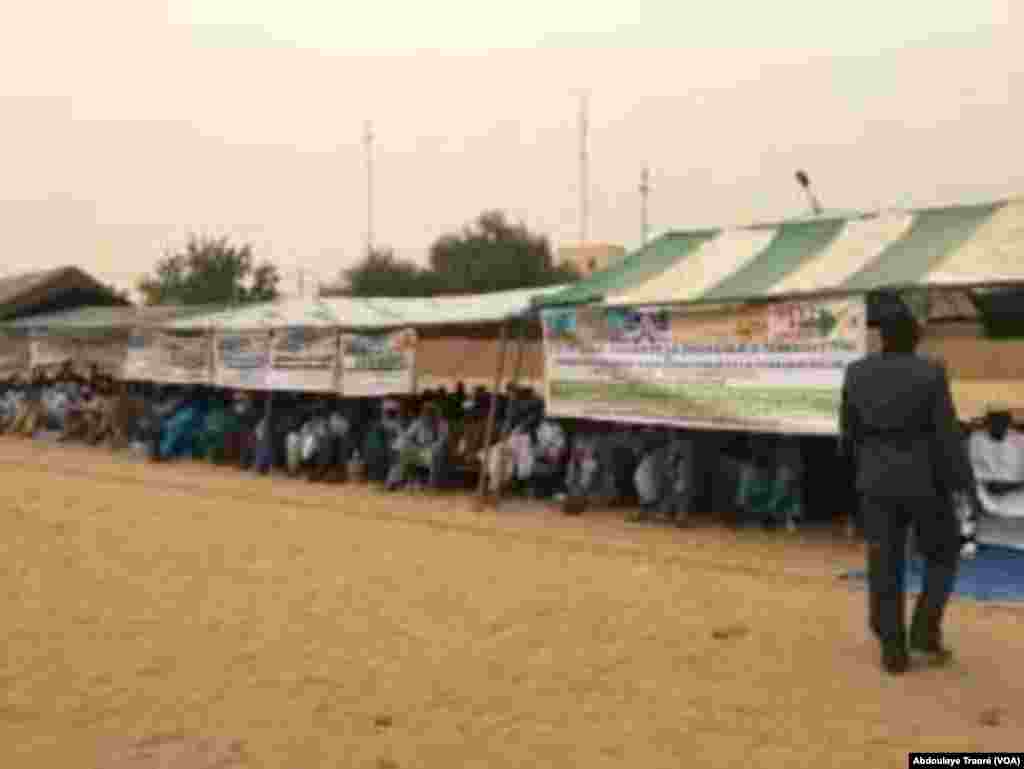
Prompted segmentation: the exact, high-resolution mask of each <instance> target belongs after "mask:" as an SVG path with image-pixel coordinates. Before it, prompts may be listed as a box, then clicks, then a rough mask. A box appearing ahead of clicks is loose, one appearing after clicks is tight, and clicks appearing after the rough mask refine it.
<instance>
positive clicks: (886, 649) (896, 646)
mask: <svg viewBox="0 0 1024 769" xmlns="http://www.w3.org/2000/svg"><path fill="white" fill-rule="evenodd" d="M909 667H910V657H909V656H908V655H907V649H906V647H905V646H904V645H903V644H902V643H883V644H882V668H883V669H884V670H885V672H886V673H889V674H890V675H899V674H900V673H906V672H907V668H909Z"/></svg>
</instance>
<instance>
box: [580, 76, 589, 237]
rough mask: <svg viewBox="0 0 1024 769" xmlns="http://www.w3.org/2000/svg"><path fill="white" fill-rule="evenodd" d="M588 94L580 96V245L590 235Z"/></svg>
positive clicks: (584, 93)
mask: <svg viewBox="0 0 1024 769" xmlns="http://www.w3.org/2000/svg"><path fill="white" fill-rule="evenodd" d="M589 107H590V105H589V94H588V93H587V92H586V91H584V92H583V93H581V94H580V126H579V127H580V245H581V246H583V245H586V244H587V240H588V237H589V235H590V152H589V148H588V139H589V136H588V134H589V131H590V115H589Z"/></svg>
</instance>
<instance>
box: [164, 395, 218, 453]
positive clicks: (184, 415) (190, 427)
mask: <svg viewBox="0 0 1024 769" xmlns="http://www.w3.org/2000/svg"><path fill="white" fill-rule="evenodd" d="M186 393H187V394H186V395H185V402H184V403H183V404H182V405H181V406H180V407H179V408H178V409H177V410H176V411H175V412H174V415H173V416H170V417H168V418H166V419H165V420H164V421H163V424H162V429H161V436H160V451H159V455H158V456H159V458H160V459H177V458H184V457H190V458H191V457H193V456H194V453H195V442H196V436H197V435H198V434H199V432H200V431H201V430H202V429H203V422H204V420H205V418H206V406H207V403H206V399H205V398H203V397H202V396H201V395H200V393H199V392H198V390H197V388H194V387H193V388H189V389H188V390H187V391H186Z"/></svg>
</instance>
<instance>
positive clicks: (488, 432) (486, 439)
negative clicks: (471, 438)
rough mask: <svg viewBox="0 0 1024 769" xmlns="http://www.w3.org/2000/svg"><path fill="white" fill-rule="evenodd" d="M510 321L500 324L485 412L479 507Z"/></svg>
mask: <svg viewBox="0 0 1024 769" xmlns="http://www.w3.org/2000/svg"><path fill="white" fill-rule="evenodd" d="M509 323H510V321H508V320H506V321H505V322H504V323H503V324H502V325H501V343H500V345H499V348H498V367H497V371H496V372H495V374H494V392H492V393H491V407H490V410H489V412H488V414H487V428H486V430H485V432H484V457H483V464H482V466H481V468H480V486H479V488H478V489H477V498H478V503H479V505H480V507H481V508H482V507H483V504H484V500H485V498H486V496H487V469H488V467H489V466H490V462H491V440H492V439H493V437H494V423H495V422H496V421H497V418H498V395H499V394H500V391H501V380H502V378H503V377H504V375H505V352H506V349H507V347H508V327H509Z"/></svg>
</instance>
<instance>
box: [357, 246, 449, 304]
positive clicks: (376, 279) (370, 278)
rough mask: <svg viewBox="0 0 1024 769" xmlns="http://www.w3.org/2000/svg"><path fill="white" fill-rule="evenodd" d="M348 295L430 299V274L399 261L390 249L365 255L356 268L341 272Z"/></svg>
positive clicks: (409, 263)
mask: <svg viewBox="0 0 1024 769" xmlns="http://www.w3.org/2000/svg"><path fill="white" fill-rule="evenodd" d="M342 277H343V279H344V281H345V285H346V288H345V289H344V291H343V293H344V294H346V295H348V296H363V297H372V296H397V297H416V296H430V295H431V294H433V293H434V292H435V291H434V290H435V285H434V280H433V275H432V274H431V273H430V271H429V270H425V269H423V268H422V267H420V266H419V265H418V264H416V263H415V262H411V261H408V260H404V259H398V258H397V257H396V256H395V254H394V252H393V251H392V250H391V249H378V250H375V251H372V252H371V253H369V254H367V255H366V256H365V257H364V258H363V259H362V260H361V261H360V262H359V263H358V264H357V265H356V266H355V267H352V268H351V269H348V270H345V271H344V272H343V273H342Z"/></svg>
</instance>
